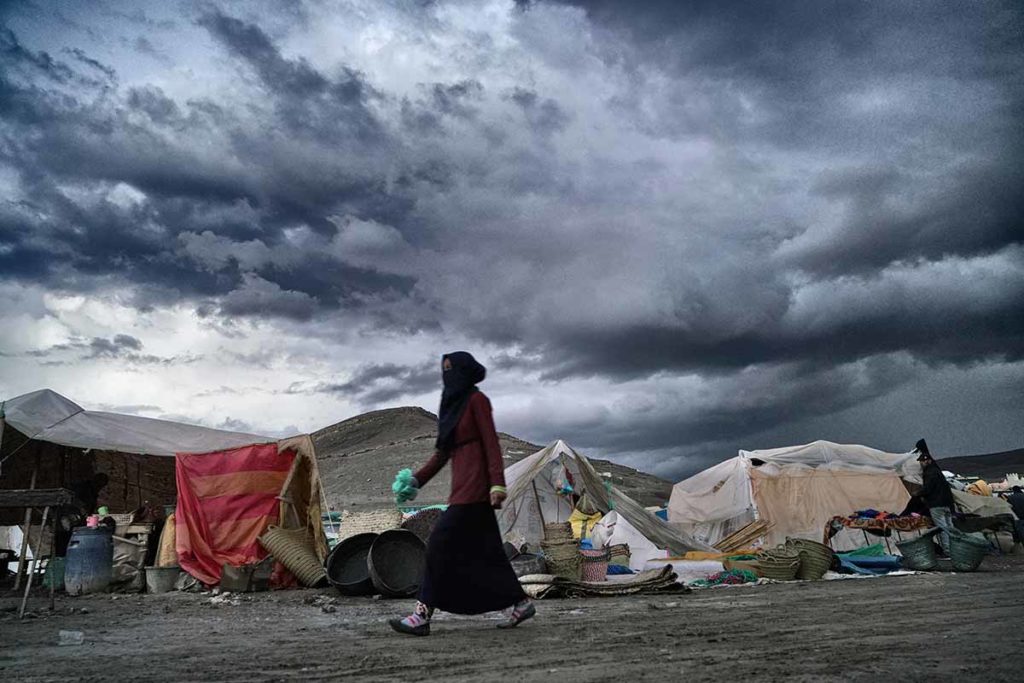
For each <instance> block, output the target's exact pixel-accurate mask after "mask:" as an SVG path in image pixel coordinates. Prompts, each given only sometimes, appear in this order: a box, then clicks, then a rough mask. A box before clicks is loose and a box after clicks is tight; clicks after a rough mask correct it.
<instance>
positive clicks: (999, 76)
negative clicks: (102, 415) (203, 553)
mask: <svg viewBox="0 0 1024 683" xmlns="http://www.w3.org/2000/svg"><path fill="white" fill-rule="evenodd" d="M573 6H575V5H573ZM203 7H204V9H203V10H202V12H203V13H202V15H201V16H200V17H199V19H198V21H199V25H198V26H197V25H195V24H186V23H182V25H181V26H179V27H178V29H179V30H180V31H181V32H182V33H181V37H182V38H183V39H188V38H191V39H193V40H194V41H195V45H196V49H197V50H202V49H204V48H206V49H209V48H208V47H207V46H208V45H209V44H210V41H209V40H208V38H212V40H213V43H212V44H213V46H214V49H215V50H216V55H215V56H216V57H217V58H219V59H220V60H221V62H222V63H223V64H225V65H226V67H227V68H228V69H229V72H230V73H231V74H232V75H235V74H237V75H238V77H237V78H235V80H234V81H233V82H232V87H231V88H225V90H224V92H208V91H204V92H199V91H198V90H197V91H196V94H195V96H194V97H189V96H188V94H187V90H188V89H187V88H183V86H182V85H181V84H180V83H179V84H178V85H177V88H176V89H175V90H171V89H170V87H169V86H168V88H167V90H166V91H165V90H162V89H160V88H159V87H157V86H156V85H154V84H146V83H137V82H133V84H132V86H133V87H131V88H128V87H126V86H110V85H108V84H105V83H103V84H101V83H98V82H96V81H95V79H94V78H93V77H95V76H96V74H95V73H94V72H95V71H96V70H95V69H94V68H93V67H91V66H88V65H86V64H84V63H83V62H82V61H80V60H78V59H74V58H69V59H68V60H67V63H64V62H63V61H61V60H58V59H55V58H54V57H51V56H50V55H49V54H48V53H47V52H46V51H45V50H41V49H37V48H30V47H27V46H25V45H23V44H22V42H21V41H19V38H18V36H15V35H14V34H13V33H11V32H10V31H7V30H4V31H3V32H2V34H0V61H2V64H0V159H2V161H0V166H2V170H3V172H4V173H5V175H3V176H0V177H2V178H4V180H3V182H11V183H13V184H12V185H11V187H10V188H9V189H10V192H9V193H7V196H9V197H10V199H9V200H6V201H0V278H3V279H4V280H10V281H16V282H21V283H37V284H38V285H40V286H44V287H47V288H50V289H53V290H55V291H73V292H76V293H89V292H91V291H95V290H97V289H101V288H104V287H115V286H116V287H119V288H124V289H127V290H129V291H131V292H132V295H133V296H134V297H135V300H134V303H135V305H137V306H138V307H139V308H140V309H145V308H147V307H148V308H150V309H152V308H153V307H159V306H164V305H176V304H179V303H182V302H186V303H191V304H192V305H194V306H195V307H196V310H197V312H198V313H199V315H200V316H202V318H203V324H204V325H208V326H211V327H215V328H217V329H221V330H223V331H224V333H225V334H246V333H247V331H246V329H247V328H245V327H244V322H243V321H242V320H241V319H242V318H243V317H252V318H257V319H259V318H283V319H284V320H285V321H287V322H288V323H295V322H298V323H301V324H302V326H303V330H304V332H303V334H314V335H315V334H322V335H324V336H329V335H330V334H331V332H332V331H333V330H334V329H342V328H344V329H347V330H351V329H358V330H359V331H360V332H361V333H365V334H368V335H371V336H372V335H373V334H376V333H383V334H405V333H409V332H416V331H429V332H430V333H431V334H436V335H437V336H438V337H440V338H450V337H451V335H453V334H455V335H462V336H463V337H464V338H465V339H467V340H468V341H470V342H474V343H475V342H481V343H484V344H487V345H488V346H490V347H491V348H493V349H496V352H495V354H492V357H493V358H494V363H493V365H494V366H495V368H500V369H503V370H505V371H507V372H508V373H509V374H510V375H513V376H522V377H529V378H531V379H534V378H535V379H537V380H539V381H540V382H542V383H545V382H563V381H566V382H568V381H573V380H576V379H578V378H581V377H593V378H596V379H599V380H601V381H606V382H609V383H610V384H609V386H610V387H611V390H613V391H625V390H626V389H625V387H626V386H627V385H629V383H630V382H635V381H650V382H652V383H653V384H657V385H658V386H667V385H670V384H671V383H672V382H673V381H675V379H676V378H678V377H679V376H681V375H686V374H688V373H691V374H694V375H696V376H699V377H701V378H703V379H705V380H707V381H708V382H710V383H712V384H714V385H715V386H726V384H727V383H728V382H729V381H730V379H731V378H735V377H740V376H742V377H744V378H746V379H747V380H751V378H753V380H757V378H771V379H772V381H771V382H769V383H767V384H765V383H762V382H760V381H752V382H751V383H750V384H749V386H748V387H747V389H745V390H744V389H742V388H740V387H733V391H732V392H725V393H723V394H722V395H721V396H717V395H716V397H714V398H715V400H713V401H710V402H709V404H708V410H707V411H705V412H703V413H700V412H698V413H695V417H693V418H692V419H690V418H687V419H686V420H684V421H683V423H682V424H683V425H684V427H685V432H686V433H683V431H684V430H682V429H674V428H673V427H672V425H671V420H670V417H665V416H663V417H662V418H660V419H659V420H655V421H654V422H652V423H651V424H650V425H648V426H649V431H650V435H649V436H644V435H643V434H641V433H639V431H636V430H633V431H630V430H629V429H628V428H627V426H620V425H617V424H615V423H614V421H612V422H611V423H610V424H604V423H595V424H588V425H587V428H588V429H589V430H590V431H589V432H587V433H589V434H591V435H592V436H591V437H590V438H591V439H592V443H593V444H595V445H596V444H597V442H598V440H599V439H601V438H604V437H607V439H608V441H609V443H614V444H616V446H617V447H625V445H626V443H627V442H630V441H631V439H633V438H635V439H636V440H637V442H638V443H643V444H646V447H648V448H652V449H654V448H657V449H662V450H664V451H665V453H669V452H671V453H673V454H675V455H674V456H673V457H675V456H677V455H678V454H679V453H682V452H683V451H681V450H679V448H680V447H678V446H677V445H673V444H679V443H685V444H686V445H685V447H683V448H684V449H685V451H686V452H687V453H711V452H712V451H713V450H714V449H716V448H718V446H719V445H721V444H723V443H733V442H729V440H728V436H727V435H728V434H729V433H742V434H752V433H753V432H750V430H751V429H762V430H763V429H765V426H766V425H768V424H770V423H773V422H782V423H789V424H796V423H797V422H800V421H801V420H802V419H803V418H802V416H810V417H809V418H808V419H817V417H820V415H822V413H819V412H817V411H818V410H819V408H815V407H814V406H820V410H824V411H831V413H830V414H833V415H835V414H839V413H842V412H844V411H849V410H852V409H853V408H854V407H855V405H856V404H857V403H858V402H860V404H869V403H872V402H874V401H878V400H880V398H878V397H879V396H881V395H882V394H884V393H885V392H886V391H890V392H897V393H898V392H900V391H903V390H904V389H903V387H906V386H908V385H912V384H914V383H919V382H923V381H925V380H924V379H922V377H923V376H924V375H926V374H927V373H925V372H924V371H922V370H921V369H920V368H922V367H926V368H932V369H935V370H936V371H943V372H945V371H947V370H948V369H949V368H950V367H954V368H971V367H975V366H978V365H980V366H988V365H990V364H998V363H1001V362H1005V363H1011V364H1012V363H1013V362H1015V361H1016V360H1017V359H1020V357H1021V349H1022V348H1024V345H1022V344H1021V338H1022V337H1024V327H1022V322H1021V321H1022V320H1024V310H1022V304H1021V303H1020V302H1021V301H1024V282H1022V280H1021V273H1022V272H1024V252H1022V251H1021V234H1022V233H1021V231H1020V229H1019V225H1020V219H1019V216H1020V215H1021V209H1022V208H1024V207H1022V206H1021V199H1020V192H1019V191H1018V189H1017V188H1018V186H1020V185H1021V184H1022V183H1021V180H1022V178H1021V176H1020V171H1019V170H1017V166H1019V162H1018V157H1020V156H1021V155H1020V152H1021V150H1022V142H1024V133H1022V131H1021V128H1020V126H1019V121H1020V118H1021V113H1022V112H1024V87H1022V83H1021V81H1020V79H1019V77H1018V75H1019V74H1020V73H1021V71H1022V69H1024V57H1022V52H1021V50H1020V49H1019V35H1020V28H1021V26H1022V25H1024V24H1022V21H1021V11H1020V8H1019V7H1018V6H1017V5H1014V4H1000V3H986V4H972V5H970V6H969V7H968V6H960V5H958V6H957V7H956V8H951V7H945V6H929V7H923V8H922V7H918V6H910V5H903V4H898V3H862V2H855V3H837V4H834V5H828V6H824V5H822V6H814V7H807V6H806V3H800V4H797V5H793V4H789V3H776V4H771V5H762V6H758V7H757V8H755V9H752V10H750V11H744V12H742V13H736V12H734V11H732V10H730V9H729V8H724V7H722V6H721V4H720V3H705V2H697V3H635V4H624V3H606V2H592V3H586V4H585V6H584V7H582V8H577V9H573V8H572V6H571V7H569V8H568V9H567V8H566V7H564V6H562V5H561V4H559V3H553V2H539V3H517V9H516V10H515V11H514V12H513V13H512V14H511V15H510V17H509V18H508V21H509V22H510V26H511V27H510V28H509V29H508V30H509V31H511V32H512V35H513V36H514V37H515V40H514V41H509V44H513V43H514V44H515V45H517V46H518V47H509V48H507V49H508V50H510V52H501V56H502V57H503V58H508V63H509V66H508V67H507V68H506V67H505V66H502V65H501V64H498V63H496V62H495V61H494V59H495V54H497V52H496V51H495V50H496V47H495V45H496V44H495V42H494V40H493V36H492V35H490V34H489V33H488V31H490V30H491V29H485V30H482V31H478V32H477V33H476V34H473V35H470V34H464V35H460V36H458V39H459V40H457V41H456V43H457V44H458V46H459V47H458V49H457V50H455V51H454V52H451V53H449V52H446V49H447V48H445V47H444V46H443V45H441V44H440V43H437V44H434V43H430V42H429V40H428V39H427V38H425V37H424V35H425V34H420V33H417V32H415V31H410V30H405V29H409V28H410V27H411V26H410V25H406V24H402V23H401V22H402V21H409V22H415V25H417V26H418V25H419V22H427V24H429V22H431V21H434V20H435V19H436V17H435V16H433V13H434V12H435V11H436V7H435V6H433V5H427V6H424V7H422V8H418V9H416V10H415V13H416V16H414V17H412V18H409V17H408V16H406V15H407V14H411V13H406V12H402V11H398V12H395V11H393V8H390V7H388V6H383V5H381V6H379V7H376V6H375V7H374V8H373V9H369V10H366V12H367V15H368V16H369V17H370V19H368V21H374V20H377V21H381V22H385V23H388V26H387V29H388V30H392V31H394V35H401V36H403V40H405V41H408V44H410V45H413V46H414V48H415V49H416V50H419V51H421V52H418V53H416V54H417V55H422V54H428V55H429V56H430V58H431V59H436V60H437V63H438V64H439V65H441V66H442V68H441V69H439V70H438V75H437V76H434V75H433V74H432V75H431V77H430V78H427V79H424V80H425V82H424V83H422V84H419V85H417V84H415V83H413V84H406V86H405V89H404V90H401V88H402V87H403V86H400V85H399V86H392V84H394V83H396V82H398V83H403V82H404V80H403V78H401V77H399V78H396V74H394V73H386V70H387V69H388V68H391V67H389V66H388V65H387V61H386V60H382V61H381V64H380V65H379V67H378V65H377V63H374V64H375V66H374V68H373V69H367V71H366V72H365V73H363V72H360V71H359V70H358V69H356V68H355V67H354V66H352V64H346V63H342V62H339V61H337V59H335V60H334V61H333V62H332V61H331V58H329V57H324V56H322V55H316V58H315V57H314V56H313V55H312V53H311V52H309V51H307V49H306V48H307V47H308V45H307V44H306V43H305V42H304V41H305V40H306V39H307V38H310V35H309V34H308V33H307V32H308V31H309V30H310V24H309V23H308V22H307V18H303V17H300V18H299V19H296V17H295V16H293V15H291V14H290V13H289V14H287V15H280V14H279V13H277V12H276V11H275V12H267V13H261V12H255V11H247V10H246V8H245V7H244V6H241V5H240V6H232V8H231V9H230V11H231V12H232V13H236V12H237V16H238V17H247V18H249V17H259V18H258V19H257V20H256V23H253V21H252V20H249V19H246V20H243V19H241V18H236V17H235V16H229V15H228V14H227V13H226V12H227V11H228V10H218V9H216V6H214V5H204V6H203ZM509 8H510V10H511V9H512V7H511V4H510V5H509ZM796 8H799V10H797V9H796ZM263 9H265V7H264V8H263ZM308 11H309V12H312V11H313V10H312V8H309V10H308ZM324 11H326V10H324ZM375 12H377V13H379V14H374V13H375ZM153 16H156V15H153ZM396 17H397V18H396ZM122 19H123V18H122ZM82 20H83V21H85V19H84V18H83V19H82ZM132 21H133V22H134V21H155V19H153V17H151V16H149V15H148V14H146V15H143V16H141V17H133V18H132ZM394 22H398V23H394ZM427 24H424V25H427ZM429 25H430V26H435V24H429ZM437 25H440V24H437ZM494 30H499V29H497V28H495V29H494ZM500 30H504V29H500ZM189 32H194V33H197V34H198V35H192V34H190V33H189ZM137 33H138V30H137V29H133V30H132V32H131V34H130V35H132V36H134V35H136V34H137ZM286 34H287V35H288V36H289V39H283V40H281V41H278V39H277V36H282V35H286ZM26 35H31V34H26ZM147 36H148V37H149V38H150V40H151V42H152V43H153V44H154V45H150V47H154V48H155V49H160V48H161V47H162V46H163V43H161V42H160V41H161V40H162V38H161V36H160V34H159V32H153V33H147ZM271 36H274V37H273V38H272V37H271ZM545 41H547V42H546V43H545ZM285 45H287V47H288V49H287V50H285V49H282V48H283V46H285ZM396 45H398V43H396ZM85 47H86V46H83V48H85ZM136 47H138V46H136ZM350 48H351V49H350V50H349V52H348V54H357V53H358V50H359V49H360V48H359V46H358V45H353V46H350ZM396 49H400V48H397V47H396ZM516 49H521V50H522V51H523V52H518V53H517V52H515V50H516ZM474 50H475V51H476V52H475V53H474ZM83 54H93V51H92V50H91V49H87V50H86V52H85V53H83ZM96 54H101V53H99V52H97V53H96ZM102 54H106V53H102ZM303 55H305V56H303ZM61 56H62V57H65V56H66V55H65V54H64V53H61ZM319 57H323V59H319ZM517 57H518V58H520V59H518V60H517ZM104 59H106V57H104ZM445 60H449V61H447V62H446V61H445ZM148 61H149V60H147V62H148ZM120 63H121V62H118V61H112V62H111V64H112V65H114V66H115V67H116V68H119V64H120ZM355 63H356V62H353V64H355ZM362 63H366V62H362ZM446 64H447V65H449V66H450V68H447V67H445V65H446ZM527 66H528V68H527ZM397 76H404V74H398V75H397ZM90 79H93V80H92V81H90ZM392 87H395V88H397V90H396V91H394V92H391V91H390V89H391V88H392ZM172 92H173V93H174V95H173V98H172V97H171V96H169V94H168V93H172ZM183 92H185V94H182V93H183ZM7 178H13V180H10V181H8V180H6V179H7ZM125 188H128V189H127V190H126V189H125ZM5 189H7V188H5ZM136 195H137V196H136ZM254 334H258V332H257V333H254ZM83 342H84V343H88V340H83ZM410 343H413V342H410ZM416 343H422V342H419V341H417V342H416ZM76 352H77V353H85V352H86V351H85V350H84V349H80V350H78V351H70V350H69V351H65V353H68V354H71V353H76ZM131 353H135V354H137V355H142V354H141V353H140V352H138V351H133V352H131ZM893 358H897V359H899V360H897V361H894V360H892V359H893ZM904 358H905V359H906V360H903V359H904ZM238 362H247V361H245V360H242V359H239V360H238ZM253 362H256V360H255V359H254V360H253ZM832 365H835V366H837V367H839V368H843V370H842V371H836V372H833V371H831V370H830V369H829V368H830V366H832ZM871 368H882V370H877V371H872V370H871ZM907 368H910V370H907ZM377 371H378V372H380V370H379V369H378V370H377ZM392 371H393V374H392V376H386V375H382V376H379V377H375V378H371V377H370V375H366V377H365V378H364V379H363V381H362V382H355V380H356V378H354V377H350V378H347V379H345V380H343V381H338V382H324V383H322V385H321V386H318V387H317V390H326V389H327V388H328V387H331V388H332V390H333V391H335V393H337V394H338V395H339V396H344V397H351V398H353V399H354V400H356V401H358V402H359V403H360V404H363V405H369V404H373V403H385V402H387V401H390V400H396V399H398V398H401V397H402V396H403V395H410V396H411V395H416V393H415V392H416V391H420V390H421V389H422V391H424V392H425V391H426V390H427V389H426V388H425V387H428V386H431V387H432V386H433V384H432V383H434V382H436V377H432V375H433V373H434V370H433V369H431V370H429V371H427V370H423V371H422V374H420V371H416V370H415V368H413V369H402V368H395V369H392ZM402 373H407V374H402ZM903 373H909V374H908V375H907V374H903ZM886 374H891V375H892V378H893V382H891V383H887V382H886V381H884V380H885V377H884V375H886ZM862 375H863V376H864V377H867V378H868V380H867V383H868V385H869V386H870V387H871V388H870V389H864V388H863V387H860V386H859V385H858V386H854V387H852V388H848V387H846V384H847V383H849V382H851V381H853V380H856V379H857V378H860V377H861V376H862ZM880 375H881V376H880ZM645 378H647V379H645ZM897 380H898V381H897ZM775 384H778V385H779V386H781V387H782V388H781V389H779V390H778V392H775V391H774V389H773V386H774V385H775ZM302 386H303V387H306V388H305V389H302V390H303V391H306V390H309V389H308V388H309V386H310V385H308V384H303V385H302ZM830 387H831V395H830V396H829V397H828V398H827V400H821V401H813V400H811V398H809V397H810V394H811V393H813V392H815V391H821V392H826V391H827V390H828V389H829V388H830ZM801 392H804V393H801ZM776 393H777V394H778V395H776ZM740 394H745V395H748V396H749V400H750V404H751V405H750V406H747V405H745V404H737V403H736V402H735V401H732V400H731V399H728V398H727V397H731V396H734V395H740ZM779 397H781V398H779ZM683 399H685V397H680V396H671V395H668V396H666V399H665V400H666V401H670V402H672V401H674V402H675V403H674V404H672V403H670V405H679V403H680V402H681V401H682V400H683ZM787 401H790V402H793V403H799V402H800V401H803V403H802V405H803V406H804V408H802V409H801V410H800V412H799V414H798V413H796V412H793V413H787V412H786V410H785V408H786V405H787V403H786V402H787ZM758 405H761V406H763V410H757V406H758ZM655 412H657V411H655ZM636 420H637V421H638V423H643V419H642V418H641V417H637V418H636ZM801 424H807V422H806V420H805V421H804V422H802V423H801ZM585 431H586V430H584V429H583V428H582V427H580V428H579V432H580V433H581V434H582V433H584V432H585ZM791 433H792V434H797V433H799V432H798V430H794V431H792V432H791ZM688 434H691V435H692V436H688ZM659 435H661V436H659ZM779 438H781V437H779ZM673 449H675V450H673Z"/></svg>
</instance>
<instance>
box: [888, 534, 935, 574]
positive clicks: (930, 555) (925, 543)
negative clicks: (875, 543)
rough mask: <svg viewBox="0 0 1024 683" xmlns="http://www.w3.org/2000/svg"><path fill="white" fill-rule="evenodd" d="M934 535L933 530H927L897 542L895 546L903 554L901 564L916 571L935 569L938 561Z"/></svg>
mask: <svg viewBox="0 0 1024 683" xmlns="http://www.w3.org/2000/svg"><path fill="white" fill-rule="evenodd" d="M934 536H935V534H934V532H928V533H924V534H921V535H920V536H918V537H917V538H915V539H912V540H909V541H900V542H899V543H897V544H896V547H897V548H899V549H900V553H902V554H903V564H904V565H905V566H906V567H908V568H909V569H915V570H917V571H928V570H930V569H935V567H936V566H938V564H939V561H938V558H936V557H935V542H934Z"/></svg>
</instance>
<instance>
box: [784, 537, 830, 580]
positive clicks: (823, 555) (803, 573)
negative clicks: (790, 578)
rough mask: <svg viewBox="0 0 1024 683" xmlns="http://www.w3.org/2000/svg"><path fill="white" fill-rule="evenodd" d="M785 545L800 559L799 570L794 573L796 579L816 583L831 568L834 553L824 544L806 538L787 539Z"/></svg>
mask: <svg viewBox="0 0 1024 683" xmlns="http://www.w3.org/2000/svg"><path fill="white" fill-rule="evenodd" d="M786 545H787V546H788V547H790V548H793V549H795V550H796V551H797V554H798V555H799V557H800V568H799V569H798V570H797V572H796V578H798V579H801V580H803V581H817V580H818V579H820V578H821V577H823V576H825V572H827V571H828V570H829V567H831V566H832V558H833V556H834V553H833V552H832V549H831V548H829V547H828V546H827V545H825V544H824V543H818V542H817V541H812V540H809V539H806V538H787V539H786Z"/></svg>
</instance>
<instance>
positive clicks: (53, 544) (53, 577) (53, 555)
mask: <svg viewBox="0 0 1024 683" xmlns="http://www.w3.org/2000/svg"><path fill="white" fill-rule="evenodd" d="M59 523H60V508H57V509H56V510H54V511H53V522H52V524H53V533H52V534H50V561H49V562H47V564H46V571H48V572H51V573H50V611H51V612H52V611H53V609H54V598H53V589H54V587H55V586H56V585H57V569H56V568H55V567H54V560H55V559H57V525H58V524H59Z"/></svg>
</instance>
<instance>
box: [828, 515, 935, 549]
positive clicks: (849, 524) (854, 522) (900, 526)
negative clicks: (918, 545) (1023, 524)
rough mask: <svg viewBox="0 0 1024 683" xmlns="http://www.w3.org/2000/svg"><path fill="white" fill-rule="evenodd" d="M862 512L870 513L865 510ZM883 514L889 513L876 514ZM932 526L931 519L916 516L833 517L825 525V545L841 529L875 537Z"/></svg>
mask: <svg viewBox="0 0 1024 683" xmlns="http://www.w3.org/2000/svg"><path fill="white" fill-rule="evenodd" d="M862 512H872V511H870V510H865V511H862ZM874 512H876V514H885V515H888V514H889V513H877V511H874ZM932 526H934V525H933V524H932V520H931V517H924V516H922V515H918V514H912V515H908V516H906V517H882V518H879V517H838V516H837V517H833V518H832V519H830V520H829V521H828V522H827V523H826V524H825V540H824V542H825V543H828V540H829V539H830V538H832V537H833V536H835V535H836V534H837V533H839V531H840V530H841V529H843V528H847V529H861V530H863V531H866V532H868V533H869V534H875V535H876V536H889V535H891V534H892V531H893V530H894V529H895V530H896V531H914V530H916V529H929V528H931V527H932Z"/></svg>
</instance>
